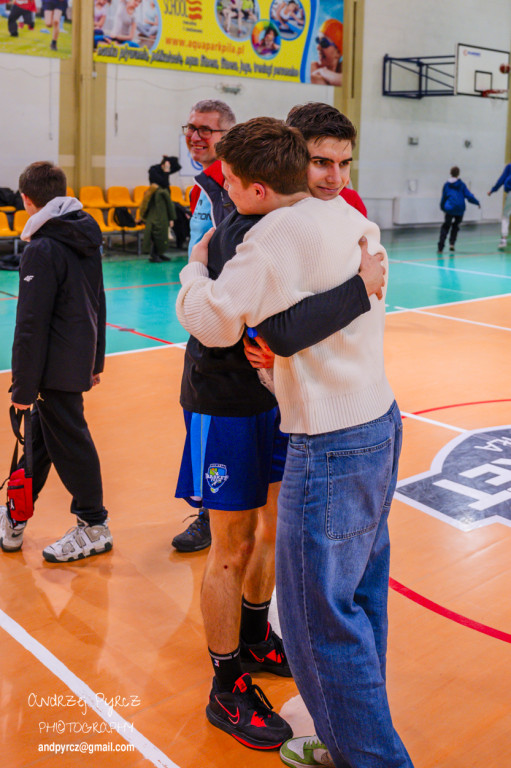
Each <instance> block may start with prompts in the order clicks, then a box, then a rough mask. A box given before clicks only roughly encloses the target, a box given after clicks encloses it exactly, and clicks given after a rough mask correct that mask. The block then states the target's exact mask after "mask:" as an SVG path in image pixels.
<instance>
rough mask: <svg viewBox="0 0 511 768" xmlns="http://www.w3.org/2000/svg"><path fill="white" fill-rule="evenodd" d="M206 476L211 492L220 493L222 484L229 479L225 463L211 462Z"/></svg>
mask: <svg viewBox="0 0 511 768" xmlns="http://www.w3.org/2000/svg"><path fill="white" fill-rule="evenodd" d="M204 477H205V478H206V481H207V483H208V485H209V487H210V488H211V493H218V491H219V490H220V488H221V487H222V485H223V484H224V483H226V482H227V480H228V479H229V475H228V474H227V467H226V466H225V464H210V465H209V467H208V471H207V472H206V474H205V475H204Z"/></svg>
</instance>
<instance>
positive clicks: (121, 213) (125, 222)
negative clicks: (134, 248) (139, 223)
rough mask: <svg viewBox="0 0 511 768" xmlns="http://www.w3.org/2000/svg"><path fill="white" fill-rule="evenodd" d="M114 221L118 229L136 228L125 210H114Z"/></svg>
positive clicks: (133, 220)
mask: <svg viewBox="0 0 511 768" xmlns="http://www.w3.org/2000/svg"><path fill="white" fill-rule="evenodd" d="M114 221H115V223H116V224H117V225H118V226H119V227H136V221H135V219H134V218H133V216H132V215H131V213H130V212H129V210H128V209H127V208H116V209H115V210H114Z"/></svg>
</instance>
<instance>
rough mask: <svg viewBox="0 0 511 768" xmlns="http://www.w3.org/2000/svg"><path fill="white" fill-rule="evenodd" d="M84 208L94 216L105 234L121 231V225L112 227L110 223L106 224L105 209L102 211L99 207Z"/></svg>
mask: <svg viewBox="0 0 511 768" xmlns="http://www.w3.org/2000/svg"><path fill="white" fill-rule="evenodd" d="M83 210H84V211H85V213H88V214H89V215H90V216H92V218H93V219H94V221H95V222H96V224H97V225H98V227H99V228H100V230H101V232H102V233H103V234H104V235H114V234H116V233H120V232H121V227H112V226H111V225H110V224H105V219H104V218H103V211H101V210H100V209H99V208H84V209H83Z"/></svg>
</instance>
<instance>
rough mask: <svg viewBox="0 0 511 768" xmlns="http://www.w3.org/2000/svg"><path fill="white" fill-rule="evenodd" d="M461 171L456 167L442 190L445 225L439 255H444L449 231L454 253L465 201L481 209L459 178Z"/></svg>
mask: <svg viewBox="0 0 511 768" xmlns="http://www.w3.org/2000/svg"><path fill="white" fill-rule="evenodd" d="M459 175H460V169H459V168H458V167H457V166H456V165H455V166H453V168H451V177H450V178H449V179H447V181H446V182H445V184H444V186H443V189H442V199H441V201H440V208H441V209H442V211H443V212H444V213H445V218H444V223H443V224H442V228H441V229H440V239H439V240H438V253H443V250H444V245H445V241H446V239H447V235H448V234H449V230H451V234H450V237H449V250H450V251H454V247H455V244H456V238H457V237H458V230H459V228H460V224H461V221H462V219H463V214H464V213H465V208H466V204H465V200H468V202H469V203H472V204H473V205H478V206H479V208H480V207H481V205H480V203H479V200H477V198H475V197H474V195H473V194H472V192H471V191H470V190H469V188H468V187H467V185H466V184H464V183H463V182H462V180H461V179H460V178H459Z"/></svg>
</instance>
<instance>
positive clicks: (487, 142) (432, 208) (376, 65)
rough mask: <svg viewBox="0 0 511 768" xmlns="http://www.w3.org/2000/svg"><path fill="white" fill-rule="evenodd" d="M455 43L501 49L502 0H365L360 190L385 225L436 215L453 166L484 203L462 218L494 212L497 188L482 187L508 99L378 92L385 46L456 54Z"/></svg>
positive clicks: (506, 29)
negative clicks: (413, 96) (493, 192)
mask: <svg viewBox="0 0 511 768" xmlns="http://www.w3.org/2000/svg"><path fill="white" fill-rule="evenodd" d="M457 43H466V44H471V45H478V46H482V47H488V48H497V49H501V50H509V49H510V47H511V3H510V2H509V0H486V1H485V2H484V3H481V2H480V0H449V2H445V0H428V2H424V0H385V2H381V0H365V28H364V46H363V49H364V67H363V88H362V112H361V129H360V170H359V192H360V194H361V196H362V198H363V199H364V201H365V203H366V205H367V208H368V214H369V218H372V219H373V220H375V221H377V223H378V224H379V225H380V226H381V227H383V228H390V227H392V226H393V223H394V221H395V220H396V219H398V221H400V222H401V223H410V224H413V223H431V222H439V221H441V220H442V219H443V215H442V213H441V211H440V208H439V207H438V204H439V201H440V193H441V189H442V185H443V184H444V182H445V181H446V180H447V177H448V175H449V169H450V168H451V167H452V166H453V165H458V166H459V167H460V169H461V178H462V179H463V181H465V183H466V184H467V185H468V186H469V188H470V189H471V191H472V192H473V193H474V195H475V196H476V197H477V198H478V199H479V200H480V201H481V205H482V211H481V212H480V211H479V209H478V208H477V207H475V206H472V205H467V213H466V216H465V218H466V220H468V221H470V220H479V219H487V220H491V219H494V220H495V219H498V218H500V213H501V210H502V196H501V193H498V194H496V195H493V196H492V197H488V196H487V192H488V190H489V189H490V188H491V187H492V186H493V184H494V183H495V181H496V180H497V178H498V177H499V175H500V173H501V171H502V168H503V166H504V159H505V142H506V126H507V109H508V102H507V101H504V100H497V99H484V100H483V99H482V98H476V97H470V96H441V97H425V98H423V99H421V100H415V99H402V98H395V97H389V96H382V67H383V57H384V55H385V54H386V53H387V54H389V55H390V56H396V57H405V56H437V55H445V54H454V53H455V52H456V45H457ZM408 137H414V138H417V139H418V144H417V145H409V144H408ZM465 141H469V142H470V143H471V146H470V147H468V148H467V147H465V144H464V142H465Z"/></svg>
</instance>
